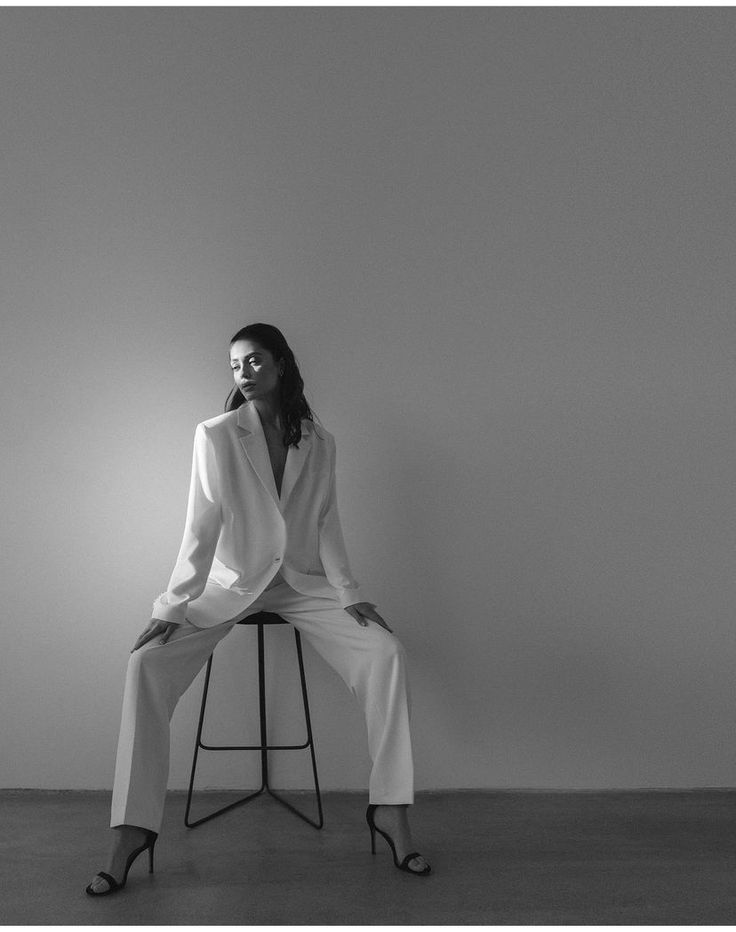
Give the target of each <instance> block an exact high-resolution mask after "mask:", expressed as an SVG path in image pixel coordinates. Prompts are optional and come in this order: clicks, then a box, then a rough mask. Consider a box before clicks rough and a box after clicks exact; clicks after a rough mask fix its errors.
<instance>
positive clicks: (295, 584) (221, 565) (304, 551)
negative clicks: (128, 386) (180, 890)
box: [111, 403, 413, 831]
mask: <svg viewBox="0 0 736 932" xmlns="http://www.w3.org/2000/svg"><path fill="white" fill-rule="evenodd" d="M361 601H365V599H364V597H363V595H362V594H361V592H360V589H359V587H358V584H357V583H356V581H355V580H354V578H353V576H352V574H351V572H350V567H349V565H348V560H347V556H346V554H345V545H344V542H343V536H342V530H341V527H340V520H339V517H338V511H337V499H336V491H335V442H334V439H333V437H332V435H331V434H329V433H328V432H327V431H326V430H325V429H324V428H323V427H321V426H318V425H316V424H314V423H313V422H311V421H307V420H304V421H302V439H301V440H300V442H299V445H298V448H295V447H293V446H290V447H289V449H288V453H287V457H286V465H285V468H284V476H283V481H282V488H281V495H280V496H279V495H278V493H277V490H276V484H275V481H274V476H273V470H272V468H271V462H270V458H269V453H268V447H267V444H266V439H265V435H264V432H263V427H262V424H261V420H260V417H259V415H258V412H257V411H256V409H255V408H254V407H253V405H252V404H250V403H246V404H244V405H242V406H241V407H240V408H238V409H237V410H236V411H232V412H229V413H228V414H223V415H220V416H218V417H215V418H211V419H210V420H207V421H205V422H203V423H202V424H199V425H198V426H197V429H196V433H195V440H194V457H193V465H192V479H191V484H190V491H189V502H188V507H187V517H186V524H185V530H184V538H183V541H182V545H181V548H180V550H179V556H178V558H177V561H176V565H175V567H174V571H173V573H172V575H171V579H170V581H169V585H168V588H167V590H166V592H165V593H162V595H160V596H159V597H158V598H157V599H156V601H155V602H154V610H153V617H154V618H157V619H160V620H162V621H170V622H175V623H176V624H177V625H178V627H177V628H176V630H175V631H174V633H173V634H172V635H171V637H170V638H169V640H168V641H167V642H166V643H164V644H162V643H161V642H160V641H158V639H156V640H154V641H149V642H148V643H147V644H145V645H144V646H143V647H142V648H140V649H138V650H137V651H134V652H133V653H132V654H131V656H130V661H129V664H128V673H127V678H126V686H125V696H124V699H123V714H122V722H121V728H120V738H119V742H118V754H117V761H116V768H115V782H114V787H113V802H112V819H111V825H113V826H115V825H122V824H126V825H138V826H141V827H142V828H149V829H153V830H154V831H158V830H159V827H160V823H161V818H162V814H163V804H164V798H165V794H166V783H167V779H168V753H169V720H170V718H171V715H172V714H173V711H174V708H175V707H176V704H177V702H178V700H179V698H180V697H181V695H182V694H183V693H184V691H185V690H186V689H187V687H188V686H189V684H190V683H191V682H192V680H193V679H194V677H195V676H196V674H197V672H198V671H199V670H200V669H201V667H202V665H203V664H204V663H205V661H206V660H207V657H208V656H209V655H210V654H211V653H212V651H213V650H214V647H215V646H216V644H217V643H218V642H219V641H220V640H222V638H223V637H225V636H226V635H227V634H228V632H229V631H230V630H231V629H232V627H233V626H234V625H235V623H236V622H237V621H238V620H239V619H240V618H244V617H246V616H247V615H250V614H253V613H255V612H257V611H264V610H265V611H272V612H276V613H277V614H279V615H281V616H282V617H283V618H284V619H286V620H287V621H288V622H290V623H291V624H293V625H295V626H296V627H297V628H298V629H299V630H300V632H301V633H302V636H303V637H304V638H305V639H306V640H307V641H308V642H309V643H310V644H311V645H312V646H313V647H314V649H315V650H316V651H317V652H318V653H319V654H321V656H322V657H324V659H325V660H326V661H327V662H328V663H329V664H330V665H331V666H332V667H333V668H334V669H335V670H337V672H338V673H339V674H340V675H341V676H342V678H343V679H344V680H345V682H346V683H347V685H348V686H349V688H350V689H351V691H352V692H353V694H354V695H355V696H356V698H357V699H358V701H359V702H360V703H361V704H362V706H363V709H364V713H365V716H366V724H367V728H368V750H369V753H370V756H371V759H372V761H373V767H372V770H371V776H370V782H369V796H370V802H371V803H375V804H381V803H385V804H399V803H411V802H412V801H413V766H412V755H411V740H410V735H409V712H408V701H407V686H406V673H405V664H404V652H403V648H402V647H401V644H400V643H399V641H398V640H397V638H396V637H394V635H393V634H390V633H389V632H388V631H386V630H385V629H384V628H382V627H381V626H380V625H378V624H376V623H374V622H370V623H369V624H368V626H366V627H362V626H360V625H358V624H357V622H355V621H354V619H353V618H351V617H350V615H349V614H348V613H347V612H345V611H344V607H345V606H348V605H352V604H354V603H356V602H361Z"/></svg>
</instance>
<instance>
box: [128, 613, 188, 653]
mask: <svg viewBox="0 0 736 932" xmlns="http://www.w3.org/2000/svg"><path fill="white" fill-rule="evenodd" d="M178 627H179V625H177V624H174V622H173V621H160V620H159V619H158V618H152V619H151V620H150V621H149V622H148V627H147V628H146V630H145V631H144V632H143V634H141V636H140V637H139V638H138V640H137V641H136V642H135V644H134V645H133V650H132V651H131V654H132V653H133V651H136V650H138V648H139V647H143V645H144V644H148V642H149V641H152V640H153V639H154V638H157V637H159V635H160V636H161V643H162V644H165V643H166V642H167V641H168V640H169V638H170V637H171V635H172V634H173V633H174V630H175V629H176V628H178Z"/></svg>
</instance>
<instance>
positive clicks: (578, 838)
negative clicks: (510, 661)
mask: <svg viewBox="0 0 736 932" xmlns="http://www.w3.org/2000/svg"><path fill="white" fill-rule="evenodd" d="M232 798H234V797H233V796H229V795H228V794H224V793H218V794H208V797H207V800H206V802H207V803H209V802H212V803H213V804H215V805H216V804H220V803H224V802H227V801H229V800H230V799H232ZM292 798H295V799H296V801H297V802H299V803H302V802H303V803H304V805H305V806H306V805H308V803H309V801H310V799H309V796H308V795H306V794H305V795H304V797H292ZM324 804H325V821H326V824H325V828H324V829H323V830H322V831H320V832H318V831H315V830H314V829H313V828H310V827H309V826H308V825H306V824H305V823H303V822H301V821H300V820H298V819H296V818H295V817H294V816H293V815H291V814H290V813H289V812H287V811H286V810H285V809H283V808H282V807H281V806H279V805H278V803H276V802H275V801H274V800H272V799H270V798H268V797H260V798H259V799H257V800H256V801H255V802H253V803H250V804H248V805H247V806H245V807H243V808H240V809H236V810H234V811H233V812H230V813H228V814H226V815H225V816H223V817H222V818H220V819H216V820H214V821H213V822H210V823H207V824H206V825H202V826H200V827H198V828H195V829H186V828H184V826H183V812H184V796H183V794H178V793H175V794H171V796H170V799H169V804H168V807H167V815H166V821H165V824H164V830H163V832H162V834H161V837H160V839H159V842H158V845H157V848H156V862H157V863H156V873H155V874H154V875H153V876H149V875H148V873H147V868H146V865H145V862H144V859H143V858H141V859H140V860H139V861H138V862H137V863H136V865H135V866H134V867H133V868H132V870H131V873H130V876H129V878H128V885H127V886H126V888H125V890H123V891H122V892H120V893H118V894H116V895H114V896H111V897H103V898H101V899H91V898H90V897H87V896H85V894H84V887H85V885H86V884H87V883H88V881H89V880H90V879H91V876H92V875H93V874H94V873H95V871H96V870H97V869H98V867H100V866H101V865H102V860H103V856H104V853H105V850H106V847H107V838H106V828H105V827H106V825H107V811H108V805H109V794H107V793H78V792H74V793H65V792H58V793H49V792H37V791H10V790H9V791H4V792H0V814H1V822H0V824H1V825H2V852H1V853H2V857H0V892H1V896H0V922H1V923H2V924H7V925H48V924H51V925H138V924H150V925H233V924H237V925H303V924H308V925H315V924H319V925H335V924H339V925H397V924H398V925H448V924H449V925H466V924H471V925H507V924H511V925H547V924H552V925H577V924H596V925H641V924H644V925H730V924H733V923H735V922H736V844H735V843H734V839H735V838H736V792H734V791H725V790H723V791H719V790H710V791H690V792H664V791H650V792H610V793H597V792H596V793H592V792H589V793H548V792H458V793H449V792H448V793H428V794H420V795H419V796H418V799H417V804H416V806H415V807H414V810H413V813H412V815H413V824H414V830H415V836H416V838H417V840H418V842H419V847H420V848H421V849H422V851H423V852H425V853H426V855H427V857H428V858H429V859H430V860H431V862H432V865H433V868H434V873H433V874H432V875H431V876H430V877H429V878H426V879H425V878H416V877H410V876H407V875H405V874H402V873H400V872H399V871H397V870H396V869H395V868H393V867H392V866H391V863H390V859H389V852H388V848H386V847H385V845H383V844H381V846H380V847H379V854H378V855H377V856H376V857H372V856H371V854H370V842H369V835H368V830H367V827H366V825H365V821H364V815H363V812H364V808H365V801H364V800H363V798H362V796H358V795H355V794H348V793H328V794H325V797H324ZM198 814H200V813H199V811H197V812H195V816H196V815H198ZM379 842H380V839H379Z"/></svg>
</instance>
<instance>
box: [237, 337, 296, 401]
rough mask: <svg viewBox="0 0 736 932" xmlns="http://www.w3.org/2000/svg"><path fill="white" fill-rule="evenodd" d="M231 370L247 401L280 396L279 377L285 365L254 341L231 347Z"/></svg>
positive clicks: (271, 398) (246, 341)
mask: <svg viewBox="0 0 736 932" xmlns="http://www.w3.org/2000/svg"><path fill="white" fill-rule="evenodd" d="M230 368H231V369H232V372H233V379H234V380H235V384H236V385H237V387H238V388H239V389H240V394H241V395H242V396H243V398H245V400H246V401H256V400H258V399H269V400H272V401H275V400H277V399H278V396H279V377H280V375H281V373H282V372H283V363H281V362H278V361H277V360H275V359H274V358H273V356H272V355H271V353H270V352H269V351H268V350H267V349H263V348H262V347H261V346H259V345H258V343H254V342H253V340H237V341H236V342H235V343H233V344H232V346H231V347H230Z"/></svg>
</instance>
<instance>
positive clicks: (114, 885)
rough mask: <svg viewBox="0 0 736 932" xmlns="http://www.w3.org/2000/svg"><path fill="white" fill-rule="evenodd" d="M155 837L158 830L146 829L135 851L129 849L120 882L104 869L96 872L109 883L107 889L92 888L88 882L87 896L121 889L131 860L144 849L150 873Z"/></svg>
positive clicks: (131, 862)
mask: <svg viewBox="0 0 736 932" xmlns="http://www.w3.org/2000/svg"><path fill="white" fill-rule="evenodd" d="M157 838H158V832H152V831H150V830H146V840H145V842H144V843H143V844H142V845H141V846H140V847H139V848H136V849H135V851H131V853H130V854H129V855H128V860H127V861H126V862H125V873H124V874H123V879H122V880H121V881H120V883H118V882H117V880H115V878H114V877H113V876H112V874H108V873H107V872H106V871H100V872H99V873H98V874H96V877H102V879H103V880H104V881H106V882H107V883H108V884H109V886H108V888H107V890H93V889H92V884H89V886H87V887H85V890H84V892H85V893H87V894H88V895H89V896H107V895H108V894H109V893H115V891H116V890H122V889H123V887H124V886H125V881H126V880H127V879H128V871H129V870H130V868H131V867H132V865H133V861H135V859H136V858H137V857H138V855H139V854H143V852H144V851H146V850H148V873H149V874H152V873H153V849H154V847H155V846H156V839H157ZM93 883H94V880H93Z"/></svg>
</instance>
